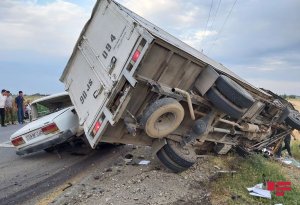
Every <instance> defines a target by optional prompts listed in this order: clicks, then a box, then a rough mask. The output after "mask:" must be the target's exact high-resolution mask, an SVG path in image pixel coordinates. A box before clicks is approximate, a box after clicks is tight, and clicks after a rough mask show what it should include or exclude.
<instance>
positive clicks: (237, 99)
mask: <svg viewBox="0 0 300 205" xmlns="http://www.w3.org/2000/svg"><path fill="white" fill-rule="evenodd" d="M216 87H217V89H218V90H219V91H220V92H221V93H222V94H223V95H224V96H225V97H226V98H227V99H228V100H230V101H231V102H232V103H233V104H235V105H236V106H238V107H240V108H250V107H251V106H252V105H253V104H254V102H255V100H254V98H253V97H252V96H251V95H250V93H249V92H247V91H246V90H245V89H244V88H242V87H241V86H240V85H239V84H237V83H236V82H235V81H233V80H231V79H230V78H228V77H227V76H225V75H220V76H219V78H218V79H217V81H216Z"/></svg>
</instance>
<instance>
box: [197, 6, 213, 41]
mask: <svg viewBox="0 0 300 205" xmlns="http://www.w3.org/2000/svg"><path fill="white" fill-rule="evenodd" d="M213 4H214V0H211V4H210V9H209V14H208V18H207V21H206V26H205V30H204V36H203V38H201V39H200V42H199V43H200V44H201V42H202V40H204V38H205V36H206V30H207V26H208V22H209V19H210V14H211V10H212V7H213Z"/></svg>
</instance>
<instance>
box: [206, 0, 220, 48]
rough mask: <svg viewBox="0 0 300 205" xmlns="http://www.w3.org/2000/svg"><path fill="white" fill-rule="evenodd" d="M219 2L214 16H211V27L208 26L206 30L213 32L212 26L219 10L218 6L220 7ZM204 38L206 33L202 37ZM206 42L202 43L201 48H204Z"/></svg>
mask: <svg viewBox="0 0 300 205" xmlns="http://www.w3.org/2000/svg"><path fill="white" fill-rule="evenodd" d="M221 1H222V0H219V3H218V6H217V9H216V12H215V13H214V16H213V19H212V23H211V25H210V26H209V28H208V30H209V31H210V30H213V26H214V23H215V20H216V17H217V15H218V12H219V8H220V5H221ZM205 37H206V31H205V35H204V38H205ZM206 42H207V41H204V42H203V45H202V48H204V47H205V44H206Z"/></svg>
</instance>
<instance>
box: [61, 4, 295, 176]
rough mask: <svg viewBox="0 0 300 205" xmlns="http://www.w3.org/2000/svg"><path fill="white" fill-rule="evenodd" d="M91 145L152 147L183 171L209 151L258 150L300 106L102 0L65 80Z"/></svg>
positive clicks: (289, 124)
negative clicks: (253, 83) (295, 105)
mask: <svg viewBox="0 0 300 205" xmlns="http://www.w3.org/2000/svg"><path fill="white" fill-rule="evenodd" d="M60 80H61V81H62V82H63V83H64V85H65V90H66V91H68V92H69V94H70V97H71V100H72V102H73V104H74V106H75V109H76V111H77V114H78V116H79V119H80V125H81V126H82V127H83V129H84V131H85V134H86V138H87V140H88V141H89V143H90V145H91V147H92V148H95V147H96V146H97V145H98V144H99V143H101V142H108V143H123V144H135V145H145V146H151V147H152V148H153V152H154V153H155V154H156V155H157V157H158V158H159V160H160V161H161V162H162V163H163V164H164V165H165V166H166V167H168V168H169V169H171V170H173V171H175V172H180V171H183V170H185V169H187V168H189V167H190V166H192V165H193V164H194V163H195V161H196V156H197V155H198V154H200V153H203V152H205V151H207V150H212V149H213V150H214V151H215V152H217V153H219V154H226V153H227V152H228V151H229V150H230V149H232V148H238V149H239V150H241V151H243V152H249V151H252V150H259V149H262V148H263V147H266V146H268V145H270V144H272V143H274V142H276V141H278V140H279V139H281V138H283V137H284V136H285V135H287V134H289V133H290V132H291V130H292V129H300V118H299V113H298V112H297V111H295V110H294V108H293V106H292V105H291V104H289V103H288V102H287V101H285V100H284V99H282V98H280V97H279V96H276V95H275V94H274V93H272V92H270V91H267V90H262V89H258V88H255V87H254V86H252V85H250V84H249V83H247V82H246V81H245V80H243V79H241V78H240V77H239V76H237V75H236V74H235V73H233V72H232V71H230V70H229V69H227V68H226V67H224V66H223V65H222V64H220V63H217V62H216V61H214V60H212V59H210V58H208V57H207V56H205V55H204V54H203V53H201V52H199V51H197V50H195V49H193V48H192V47H190V46H188V45H187V44H185V43H183V42H182V41H180V40H178V39H177V38H175V37H173V36H172V35H170V34H169V33H167V32H165V31H164V30H162V29H160V28H159V27H157V26H155V25H153V24H152V23H150V22H149V21H147V20H145V19H143V18H142V17H140V16H138V15H137V14H135V13H133V12H132V11H130V10H128V9H127V8H125V7H124V6H122V5H120V4H119V3H117V2H115V1H112V0H98V1H97V3H96V5H95V7H94V9H93V12H92V15H91V18H90V19H89V20H88V22H87V23H86V25H85V27H84V28H83V30H82V32H81V34H80V36H79V39H78V41H77V43H76V45H75V48H74V50H73V53H72V55H71V57H70V59H69V61H68V63H67V65H66V68H65V70H64V72H63V74H62V76H61V78H60Z"/></svg>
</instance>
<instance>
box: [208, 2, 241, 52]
mask: <svg viewBox="0 0 300 205" xmlns="http://www.w3.org/2000/svg"><path fill="white" fill-rule="evenodd" d="M237 1H238V0H235V1H234V3H233V5H232V7H231V9H230V10H229V12H228V14H227V16H226V18H225V21H224V22H223V24H222V26H221V27H220V30H219V32H217V36H216V38H215V39H214V40H213V42H212V46H211V47H210V50H212V49H213V48H214V46H215V42H216V41H217V39H218V36H220V34H221V32H222V31H223V29H224V27H225V25H226V23H227V21H228V19H229V17H230V15H231V13H232V11H233V8H234V6H235V5H236V3H237Z"/></svg>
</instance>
